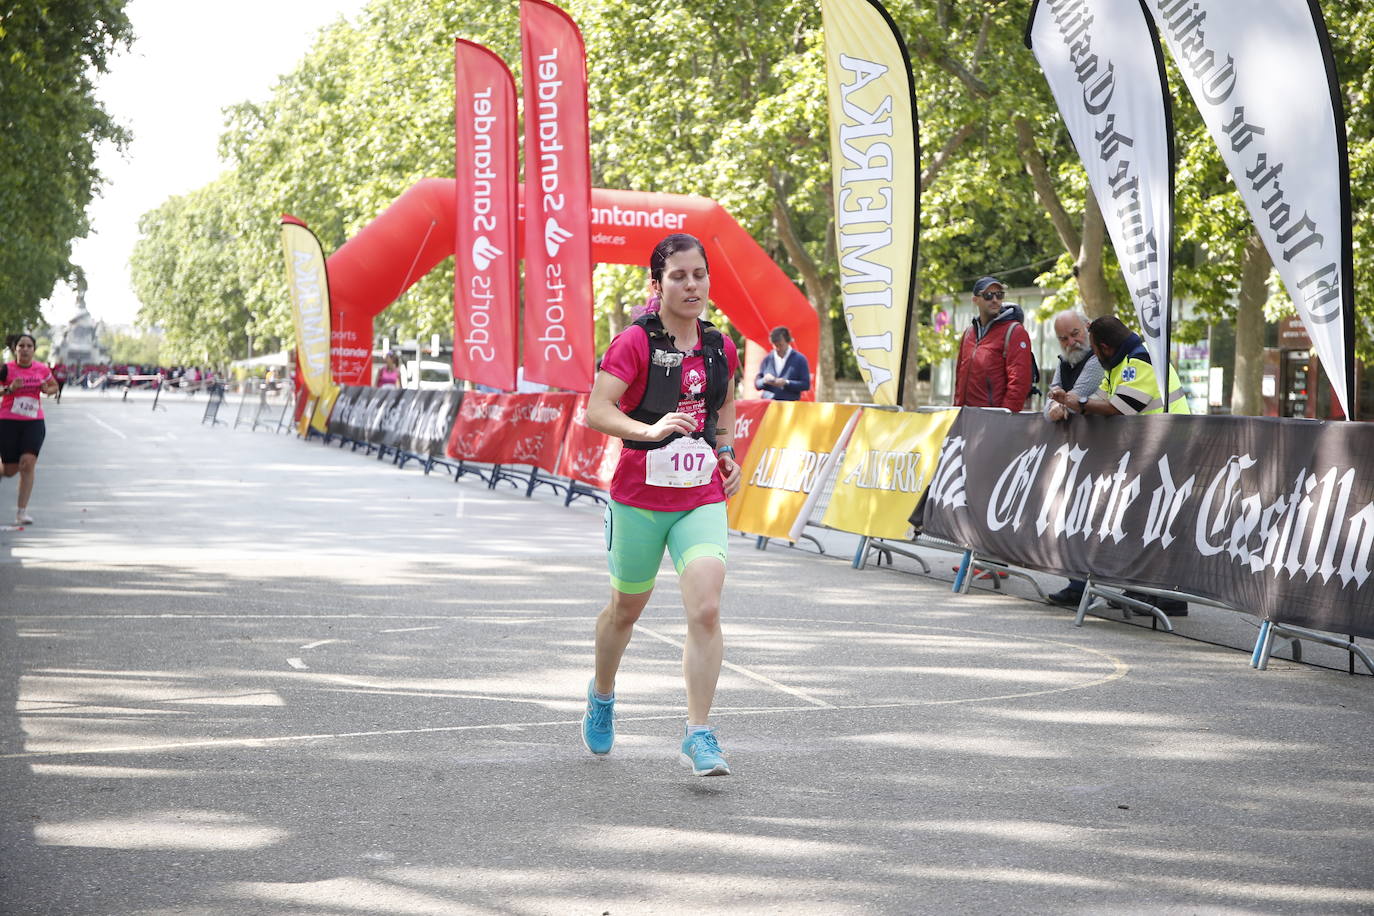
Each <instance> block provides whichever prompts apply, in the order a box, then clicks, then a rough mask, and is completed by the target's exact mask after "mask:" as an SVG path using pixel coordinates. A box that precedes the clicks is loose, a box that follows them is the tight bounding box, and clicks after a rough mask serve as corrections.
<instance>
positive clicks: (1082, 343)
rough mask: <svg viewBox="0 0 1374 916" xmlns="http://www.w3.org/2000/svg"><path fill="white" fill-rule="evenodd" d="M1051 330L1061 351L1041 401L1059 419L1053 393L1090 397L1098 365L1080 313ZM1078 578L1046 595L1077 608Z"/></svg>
mask: <svg viewBox="0 0 1374 916" xmlns="http://www.w3.org/2000/svg"><path fill="white" fill-rule="evenodd" d="M1054 333H1055V336H1056V337H1058V338H1059V348H1060V350H1062V351H1063V353H1062V355H1061V356H1060V357H1059V365H1058V366H1056V367H1055V370H1054V379H1053V380H1052V381H1051V382H1050V396H1049V398H1047V399H1046V401H1045V410H1044V413H1045V419H1047V420H1052V421H1054V422H1063V421H1065V420H1067V419H1068V418H1069V410H1068V408H1067V407H1065V406H1064V405H1063V404H1061V403H1060V402H1059V401H1058V400H1056V399H1055V394H1054V393H1055V392H1056V391H1060V392H1068V394H1069V396H1070V397H1071V398H1072V399H1074V400H1077V399H1079V398H1083V399H1087V398H1089V397H1091V396H1092V393H1093V392H1094V391H1096V390H1097V389H1098V388H1099V387H1101V385H1102V376H1103V375H1104V372H1103V370H1102V364H1101V363H1099V362H1098V361H1097V357H1096V356H1095V355H1094V354H1093V351H1092V347H1091V345H1089V343H1088V319H1087V318H1085V317H1084V316H1083V313H1082V312H1079V311H1077V310H1073V309H1069V310H1065V311H1062V312H1060V313H1059V314H1058V315H1055V316H1054ZM1083 586H1084V582H1083V580H1082V579H1070V580H1069V584H1068V585H1067V586H1065V587H1064V588H1062V589H1060V590H1059V591H1057V592H1055V593H1054V594H1053V595H1050V600H1051V601H1053V602H1054V603H1055V604H1062V605H1066V606H1069V607H1077V606H1078V603H1079V601H1080V600H1082V598H1083Z"/></svg>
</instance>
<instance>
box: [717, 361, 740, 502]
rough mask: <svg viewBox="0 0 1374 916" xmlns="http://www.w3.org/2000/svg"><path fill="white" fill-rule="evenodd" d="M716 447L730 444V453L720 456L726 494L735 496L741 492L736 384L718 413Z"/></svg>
mask: <svg viewBox="0 0 1374 916" xmlns="http://www.w3.org/2000/svg"><path fill="white" fill-rule="evenodd" d="M716 423H717V426H716V448H720V447H721V446H722V445H728V446H730V452H731V454H729V455H722V456H721V457H720V461H719V465H720V475H721V478H722V480H723V481H724V483H725V495H726V496H734V495H735V494H736V493H738V492H739V485H740V466H739V462H738V461H736V460H735V456H734V451H735V386H734V385H731V386H730V390H729V392H727V393H726V395H725V403H724V404H722V405H720V411H719V413H717V414H716Z"/></svg>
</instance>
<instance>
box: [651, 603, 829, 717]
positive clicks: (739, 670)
mask: <svg viewBox="0 0 1374 916" xmlns="http://www.w3.org/2000/svg"><path fill="white" fill-rule="evenodd" d="M635 629H636V630H638V631H640V632H642V633H645V634H647V635H649V636H652V637H653V638H654V639H657V640H660V641H662V642H666V643H667V644H668V645H670V646H677V647H678V648H679V649H681V648H683V645H682V643H680V642H678V641H677V640H676V639H673V638H672V637H670V636H664V635H663V634H662V633H656V632H654V631H653V630H650V629H649V628H648V627H643V626H640V625H639V624H635ZM720 665H721V667H722V668H729V669H730V670H731V671H733V672H735V673H736V674H742V675H744V676H745V677H747V678H752V679H753V680H756V681H758V682H759V683H760V684H767V685H768V686H769V687H772V688H773V689H774V690H781V691H782V692H783V693H788V694H791V695H792V696H794V697H796V698H797V699H799V700H805V701H806V702H808V703H810V704H811V705H812V706H819V707H821V708H822V709H834V708H835V706H834V704H832V703H827V702H826V701H825V700H821V699H817V698H816V697H813V696H811V695H810V694H808V693H805V692H803V691H800V690H798V689H797V688H795V687H788V686H787V685H786V684H780V683H778V682H777V681H775V680H773V679H772V678H771V677H768V676H767V675H763V674H758V673H756V672H753V671H750V670H749V669H748V668H743V667H740V666H739V665H732V664H730V663H729V662H724V661H723V662H721V663H720Z"/></svg>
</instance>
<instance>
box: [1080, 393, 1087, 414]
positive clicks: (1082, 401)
mask: <svg viewBox="0 0 1374 916" xmlns="http://www.w3.org/2000/svg"><path fill="white" fill-rule="evenodd" d="M1087 406H1088V399H1087V398H1085V397H1083V395H1081V394H1080V395H1079V396H1078V412H1079V413H1085V412H1086V411H1085V408H1086V407H1087Z"/></svg>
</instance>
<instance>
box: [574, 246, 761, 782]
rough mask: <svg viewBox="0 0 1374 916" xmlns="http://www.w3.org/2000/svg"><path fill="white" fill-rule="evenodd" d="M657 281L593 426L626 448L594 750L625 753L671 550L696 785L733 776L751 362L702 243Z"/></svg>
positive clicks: (670, 250) (677, 257)
mask: <svg viewBox="0 0 1374 916" xmlns="http://www.w3.org/2000/svg"><path fill="white" fill-rule="evenodd" d="M649 274H650V285H651V286H652V288H653V292H654V295H655V296H656V297H657V298H658V300H659V308H658V311H657V313H650V314H648V315H644V316H642V317H640V318H639V319H638V320H636V321H635V323H634V324H632V325H631V326H630V327H628V328H626V329H625V331H624V332H622V333H621V334H619V335H617V336H616V338H615V340H613V341H611V345H610V346H609V347H608V348H607V349H606V354H605V356H603V357H602V359H601V370H600V371H599V372H598V373H597V375H596V382H595V384H594V385H593V387H592V393H591V396H590V398H589V400H588V403H587V423H588V425H590V426H591V427H592V428H593V429H597V430H600V431H601V432H603V433H606V434H607V435H608V436H615V437H617V438H620V439H623V440H624V447H623V448H622V449H621V451H620V462H619V464H617V465H616V470H615V475H614V476H613V477H612V479H611V493H610V495H611V501H610V503H609V505H608V506H607V509H606V546H607V548H608V551H609V557H608V560H609V565H610V572H611V600H610V603H608V604H607V605H606V608H605V609H604V610H603V611H602V612H601V614H600V616H598V617H597V620H596V673H595V676H594V677H593V678H592V681H591V683H590V684H588V685H587V711H586V714H585V715H584V716H583V720H582V741H583V743H584V744H586V746H587V750H589V751H591V752H592V753H593V754H609V753H610V752H611V745H612V744H613V743H614V742H615V723H614V709H615V676H616V672H617V670H618V669H619V668H620V659H621V656H623V655H624V653H625V647H626V646H628V645H629V642H630V636H631V633H632V632H633V630H634V625H635V621H636V620H638V619H639V615H640V614H641V613H643V611H644V607H645V605H647V604H648V603H649V596H650V594H652V592H653V588H654V578H655V576H656V575H657V574H658V567H659V563H660V562H661V561H662V559H663V550H664V548H665V547H666V548H667V550H668V552H669V554H671V556H672V558H673V565H674V566H675V567H676V569H677V574H678V582H679V586H680V588H681V591H682V605H683V608H684V610H685V611H686V616H687V642H686V645H685V647H684V649H683V653H682V673H683V677H684V679H685V680H686V683H687V728H686V732H685V734H684V736H683V739H682V755H681V759H682V762H683V763H684V764H686V765H687V766H689V767H690V768H691V770H692V773H693V774H694V775H696V776H728V775H729V774H730V767H729V765H728V764H727V763H726V762H725V757H724V756H723V755H722V754H721V751H720V745H719V744H718V743H717V741H716V735H715V732H714V731H713V730H712V728H711V727H710V725H709V724H708V722H707V717H708V715H709V713H710V711H711V702H712V699H713V698H714V697H715V692H716V681H717V679H718V678H719V676H720V666H721V659H722V658H723V656H724V652H725V642H724V638H723V637H722V635H721V629H720V593H721V588H722V587H723V586H724V584H725V553H726V523H725V500H726V498H727V497H728V496H732V495H734V493H735V492H736V491H738V490H739V485H740V469H739V465H738V464H736V463H735V450H734V446H733V442H734V439H735V391H734V377H735V369H736V366H737V363H738V356H737V354H736V352H735V345H734V342H733V341H731V340H730V338H729V337H728V336H726V335H724V334H721V333H720V332H719V331H718V330H716V329H715V328H714V327H712V326H711V325H710V324H709V323H707V322H705V321H702V320H700V316H701V314H702V312H703V311H704V310H705V308H706V302H707V295H708V293H709V292H710V286H711V280H710V273H709V269H708V267H707V264H706V251H705V249H704V248H702V245H701V242H699V241H697V240H696V239H695V238H693V237H692V236H690V235H685V234H680V233H679V234H674V235H670V236H668V237H667V238H665V239H663V241H661V242H659V243H658V245H657V246H656V247H655V248H654V251H653V255H652V256H651V257H650V259H649Z"/></svg>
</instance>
